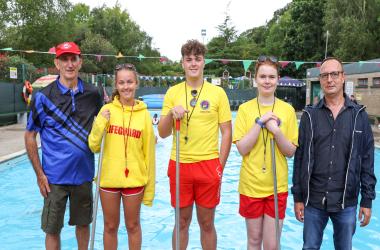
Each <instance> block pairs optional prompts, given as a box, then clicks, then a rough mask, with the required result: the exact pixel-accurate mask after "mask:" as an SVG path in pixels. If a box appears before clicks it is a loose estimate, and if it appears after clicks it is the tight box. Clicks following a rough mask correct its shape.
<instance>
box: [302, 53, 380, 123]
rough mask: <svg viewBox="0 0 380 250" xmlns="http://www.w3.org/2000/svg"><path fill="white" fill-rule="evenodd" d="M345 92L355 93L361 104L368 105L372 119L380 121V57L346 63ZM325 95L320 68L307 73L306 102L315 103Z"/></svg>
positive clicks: (376, 121) (372, 120)
mask: <svg viewBox="0 0 380 250" xmlns="http://www.w3.org/2000/svg"><path fill="white" fill-rule="evenodd" d="M343 67H344V72H345V75H346V84H345V92H346V93H347V95H351V94H353V95H354V96H355V98H356V100H357V101H358V103H359V104H362V105H365V106H366V107H367V109H366V110H367V112H368V115H369V116H370V120H371V122H372V123H374V124H376V125H377V124H379V122H380V108H379V107H380V58H378V59H373V60H369V61H360V62H357V63H349V64H345V65H344V66H343ZM322 96H323V94H322V90H321V86H320V83H319V68H311V69H308V70H307V73H306V104H310V103H315V102H317V101H318V100H319V99H320V98H321V97H322Z"/></svg>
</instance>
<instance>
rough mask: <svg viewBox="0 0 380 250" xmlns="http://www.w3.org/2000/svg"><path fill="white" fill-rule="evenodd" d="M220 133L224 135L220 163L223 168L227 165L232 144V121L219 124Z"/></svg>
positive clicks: (221, 143)
mask: <svg viewBox="0 0 380 250" xmlns="http://www.w3.org/2000/svg"><path fill="white" fill-rule="evenodd" d="M219 128H220V132H221V134H222V140H221V142H220V153H219V161H220V164H222V167H223V168H224V166H225V165H226V162H227V158H228V154H229V153H230V149H231V142H232V125H231V121H228V122H224V123H221V124H219Z"/></svg>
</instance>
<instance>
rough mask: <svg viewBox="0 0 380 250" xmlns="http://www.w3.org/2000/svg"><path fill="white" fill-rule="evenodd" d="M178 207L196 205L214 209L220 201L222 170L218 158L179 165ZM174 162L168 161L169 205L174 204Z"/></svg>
mask: <svg viewBox="0 0 380 250" xmlns="http://www.w3.org/2000/svg"><path fill="white" fill-rule="evenodd" d="M179 173H180V181H179V182H180V186H179V188H180V198H179V201H180V207H181V208H183V207H187V206H190V205H193V203H194V201H195V203H196V204H197V205H199V206H202V207H205V208H214V207H216V206H217V205H218V204H219V201H220V186H221V182H222V174H223V169H222V165H221V164H220V162H219V158H216V159H212V160H205V161H199V162H194V163H180V172H179ZM175 175H176V167H175V161H173V160H170V161H169V167H168V176H169V180H170V195H171V205H172V206H173V207H175V203H176V197H175V196H176V195H175V194H176V179H175Z"/></svg>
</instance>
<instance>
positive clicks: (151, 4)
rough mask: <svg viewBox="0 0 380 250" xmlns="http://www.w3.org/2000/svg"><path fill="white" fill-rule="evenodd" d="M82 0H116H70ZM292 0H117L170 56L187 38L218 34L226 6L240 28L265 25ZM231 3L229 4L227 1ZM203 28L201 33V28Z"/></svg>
mask: <svg viewBox="0 0 380 250" xmlns="http://www.w3.org/2000/svg"><path fill="white" fill-rule="evenodd" d="M70 1H71V2H72V3H79V2H84V3H85V4H87V5H89V6H90V7H91V8H94V7H100V6H102V5H103V4H105V3H106V5H107V6H108V7H112V6H114V5H115V3H116V2H117V1H116V0H107V1H104V0H70ZM289 2H291V0H264V1H262V0H192V1H190V0H188V1H184V0H120V1H119V3H121V6H122V8H123V9H126V10H127V11H128V13H129V14H130V16H131V18H132V19H133V20H134V21H135V22H136V23H137V24H138V25H139V26H140V28H141V30H143V31H145V32H146V33H147V34H148V35H149V36H151V37H152V38H153V43H152V45H153V47H154V48H157V49H158V50H159V51H160V53H161V55H163V56H167V57H168V58H170V59H171V60H179V59H180V57H181V52H180V49H181V45H182V44H183V43H185V42H186V41H187V40H189V39H198V40H199V41H201V42H202V41H204V42H205V43H207V42H208V41H209V40H211V38H213V37H215V36H217V35H218V31H217V29H216V26H218V25H219V24H222V23H223V21H224V18H225V13H226V10H227V6H228V5H229V8H228V9H229V14H230V17H231V20H232V24H233V25H234V26H235V28H236V30H237V31H238V33H239V34H240V33H241V32H243V31H245V30H247V29H251V28H253V27H257V26H260V25H264V24H265V23H266V22H267V21H269V20H270V19H271V18H272V17H273V13H274V11H276V10H278V9H280V8H282V7H284V6H285V5H286V4H287V3H289ZM229 3H230V4H229ZM202 29H205V30H206V36H205V37H202V35H201V30H202Z"/></svg>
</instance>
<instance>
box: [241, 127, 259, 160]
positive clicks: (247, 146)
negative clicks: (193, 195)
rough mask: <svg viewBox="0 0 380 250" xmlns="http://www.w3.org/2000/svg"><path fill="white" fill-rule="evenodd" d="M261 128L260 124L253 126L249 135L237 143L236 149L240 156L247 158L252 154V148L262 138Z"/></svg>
mask: <svg viewBox="0 0 380 250" xmlns="http://www.w3.org/2000/svg"><path fill="white" fill-rule="evenodd" d="M260 131H261V128H260V126H259V125H258V124H255V125H253V126H252V128H251V129H250V130H249V131H248V133H247V134H246V135H245V136H244V137H243V138H241V139H240V141H237V142H236V147H237V149H238V151H239V153H240V155H242V156H245V155H247V154H248V153H249V152H251V150H252V148H253V147H254V146H255V144H256V141H257V138H258V137H259V136H260Z"/></svg>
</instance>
